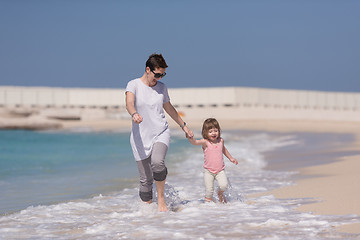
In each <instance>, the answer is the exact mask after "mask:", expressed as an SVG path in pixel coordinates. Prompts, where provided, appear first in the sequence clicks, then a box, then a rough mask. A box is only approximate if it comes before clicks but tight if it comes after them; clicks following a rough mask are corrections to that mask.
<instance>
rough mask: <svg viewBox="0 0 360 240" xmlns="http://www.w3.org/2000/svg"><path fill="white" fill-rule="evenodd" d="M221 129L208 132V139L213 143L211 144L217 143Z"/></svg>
mask: <svg viewBox="0 0 360 240" xmlns="http://www.w3.org/2000/svg"><path fill="white" fill-rule="evenodd" d="M219 133H220V132H219V129H217V128H210V129H209V130H208V139H209V140H210V141H211V142H216V141H217V139H218V138H219Z"/></svg>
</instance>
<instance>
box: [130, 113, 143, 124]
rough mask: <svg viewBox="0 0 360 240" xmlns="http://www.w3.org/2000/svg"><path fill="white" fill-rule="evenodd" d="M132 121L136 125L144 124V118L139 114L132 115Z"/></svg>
mask: <svg viewBox="0 0 360 240" xmlns="http://www.w3.org/2000/svg"><path fill="white" fill-rule="evenodd" d="M132 120H133V121H134V122H135V123H137V124H139V123H141V122H142V120H143V118H142V116H141V115H140V114H139V113H137V112H136V113H134V114H133V115H132Z"/></svg>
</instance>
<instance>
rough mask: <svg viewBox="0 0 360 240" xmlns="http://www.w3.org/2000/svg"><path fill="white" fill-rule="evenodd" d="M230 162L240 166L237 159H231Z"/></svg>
mask: <svg viewBox="0 0 360 240" xmlns="http://www.w3.org/2000/svg"><path fill="white" fill-rule="evenodd" d="M230 161H231V162H232V163H233V164H235V165H238V163H239V162H238V161H237V160H236V159H235V158H231V159H230Z"/></svg>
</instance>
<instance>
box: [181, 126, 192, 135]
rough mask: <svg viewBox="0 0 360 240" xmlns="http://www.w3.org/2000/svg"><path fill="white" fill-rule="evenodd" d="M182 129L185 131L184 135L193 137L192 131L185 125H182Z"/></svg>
mask: <svg viewBox="0 0 360 240" xmlns="http://www.w3.org/2000/svg"><path fill="white" fill-rule="evenodd" d="M183 131H184V132H185V137H186V138H193V137H194V133H193V132H192V131H191V130H190V129H189V128H188V127H187V126H184V127H183Z"/></svg>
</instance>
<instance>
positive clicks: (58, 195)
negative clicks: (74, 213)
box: [0, 130, 137, 214]
mask: <svg viewBox="0 0 360 240" xmlns="http://www.w3.org/2000/svg"><path fill="white" fill-rule="evenodd" d="M0 154H1V155H0V187H1V192H2V193H1V198H0V214H4V213H8V212H12V211H16V210H21V209H24V208H26V207H28V206H32V205H39V204H49V203H54V202H59V201H66V200H71V199H77V198H85V197H89V196H92V195H96V194H107V193H109V192H112V191H119V190H121V189H124V188H125V187H129V186H133V185H136V184H137V169H136V164H135V163H134V160H133V156H132V152H131V148H130V143H129V133H105V132H96V133H94V132H92V133H74V132H35V131H23V130H9V131H0Z"/></svg>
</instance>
